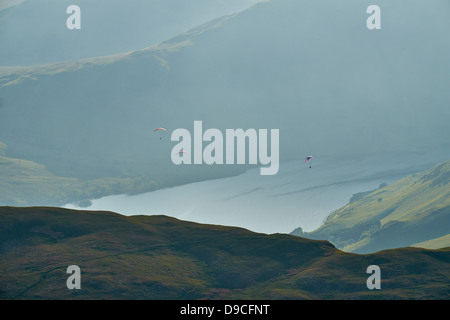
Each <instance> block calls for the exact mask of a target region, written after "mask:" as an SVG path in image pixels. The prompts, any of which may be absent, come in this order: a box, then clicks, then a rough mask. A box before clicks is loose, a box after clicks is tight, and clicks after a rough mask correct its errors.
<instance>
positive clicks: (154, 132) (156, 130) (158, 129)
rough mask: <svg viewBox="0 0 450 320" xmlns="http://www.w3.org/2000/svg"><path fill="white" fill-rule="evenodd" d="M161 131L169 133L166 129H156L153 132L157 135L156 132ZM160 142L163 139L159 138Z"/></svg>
mask: <svg viewBox="0 0 450 320" xmlns="http://www.w3.org/2000/svg"><path fill="white" fill-rule="evenodd" d="M159 130H162V131H165V132H167V130H166V129H165V128H156V129H155V131H153V133H155V132H156V131H159ZM159 140H161V138H159Z"/></svg>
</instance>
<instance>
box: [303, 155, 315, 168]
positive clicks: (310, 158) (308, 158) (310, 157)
mask: <svg viewBox="0 0 450 320" xmlns="http://www.w3.org/2000/svg"><path fill="white" fill-rule="evenodd" d="M309 160H314V157H313V156H307V157H306V158H305V163H306V164H307V163H308V162H309ZM309 167H310V168H311V166H309Z"/></svg>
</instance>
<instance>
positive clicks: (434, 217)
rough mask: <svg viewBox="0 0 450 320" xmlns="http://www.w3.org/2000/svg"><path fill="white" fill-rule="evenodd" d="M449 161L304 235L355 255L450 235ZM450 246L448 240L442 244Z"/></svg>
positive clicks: (372, 194) (354, 203) (382, 191)
mask: <svg viewBox="0 0 450 320" xmlns="http://www.w3.org/2000/svg"><path fill="white" fill-rule="evenodd" d="M449 181H450V161H446V162H444V163H441V164H438V165H436V166H435V167H433V168H431V169H429V170H427V171H425V172H422V173H418V174H414V175H410V176H408V177H406V178H404V179H401V180H399V181H397V182H395V183H393V184H391V185H389V186H386V187H384V188H380V189H377V190H375V191H373V192H370V193H368V194H366V195H364V196H363V197H362V198H361V199H358V200H355V201H352V202H350V203H349V204H347V205H346V206H345V207H343V208H341V209H339V210H336V211H335V212H334V213H332V214H331V215H330V216H329V217H328V218H327V220H326V221H325V223H324V224H323V225H322V226H321V227H320V228H318V229H316V230H314V231H312V232H310V233H307V234H303V236H307V237H310V238H314V239H327V240H329V241H331V242H332V243H334V244H335V245H336V246H337V247H339V248H341V249H343V250H345V251H352V252H360V253H365V252H374V251H378V250H383V249H388V248H396V247H404V246H410V245H413V244H415V243H418V242H423V241H428V240H432V239H435V238H439V237H443V236H446V235H448V233H449V226H450V185H449ZM442 244H443V246H446V245H447V243H446V242H442Z"/></svg>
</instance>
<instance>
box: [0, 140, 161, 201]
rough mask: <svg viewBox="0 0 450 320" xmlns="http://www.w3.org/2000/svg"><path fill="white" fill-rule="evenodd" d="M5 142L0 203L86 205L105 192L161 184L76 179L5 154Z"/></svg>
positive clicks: (0, 167) (1, 155) (0, 166)
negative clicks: (72, 203) (69, 203)
mask: <svg viewBox="0 0 450 320" xmlns="http://www.w3.org/2000/svg"><path fill="white" fill-rule="evenodd" d="M6 150H7V146H6V144H4V143H2V142H1V141H0V206H3V205H14V206H31V205H40V204H42V203H49V204H52V205H55V206H57V205H64V204H66V203H68V202H75V203H78V204H79V205H81V206H84V205H89V204H90V199H93V198H96V197H100V196H102V195H104V194H122V193H133V192H139V191H141V192H142V191H144V190H145V191H148V190H149V189H156V188H158V187H160V185H158V183H156V182H155V181H152V180H146V179H143V178H142V177H134V178H121V177H110V178H98V179H79V178H73V177H65V176H57V175H55V174H53V173H51V172H49V171H48V170H47V169H46V168H45V167H44V166H43V165H41V164H39V163H35V162H32V161H27V160H23V159H16V158H10V157H7V156H6V154H7V152H6Z"/></svg>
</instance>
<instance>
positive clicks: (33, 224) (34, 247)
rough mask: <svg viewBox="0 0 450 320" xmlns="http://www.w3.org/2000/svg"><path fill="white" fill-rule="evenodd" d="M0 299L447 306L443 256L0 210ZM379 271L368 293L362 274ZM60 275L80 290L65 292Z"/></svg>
mask: <svg viewBox="0 0 450 320" xmlns="http://www.w3.org/2000/svg"><path fill="white" fill-rule="evenodd" d="M0 229H1V232H0V243H1V251H0V257H1V259H0V269H1V271H2V272H1V276H0V297H1V298H2V299H199V298H206V299H219V298H233V299H243V298H246V299H286V298H294V299H303V298H307V299H308V298H309V299H311V298H313V299H339V298H356V299H374V298H377V299H380V298H381V299H448V298H449V291H448V282H449V280H450V271H449V270H450V268H449V263H450V251H449V250H448V249H442V250H424V249H418V248H407V249H398V250H389V251H383V252H379V253H377V254H371V255H356V254H350V253H345V252H342V251H339V250H337V249H335V248H334V247H333V246H332V245H331V244H330V243H328V242H326V241H316V240H308V239H303V238H300V237H295V236H290V235H286V234H273V235H267V234H260V233H253V232H250V231H247V230H245V229H241V228H232V227H225V226H218V225H202V224H196V223H191V222H186V221H181V220H177V219H174V218H169V217H166V216H131V217H125V216H121V215H119V214H116V213H112V212H92V211H73V210H66V209H60V208H45V207H30V208H13V207H1V208H0ZM372 264H377V265H379V266H380V268H381V270H382V282H381V284H382V289H381V290H373V291H371V290H368V289H367V287H366V280H367V277H368V276H369V275H368V274H366V269H367V267H368V266H369V265H372ZM69 265H78V266H79V267H80V268H81V286H82V288H81V290H69V289H67V287H66V280H67V278H68V276H69V275H68V274H66V269H67V267H68V266H69Z"/></svg>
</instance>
